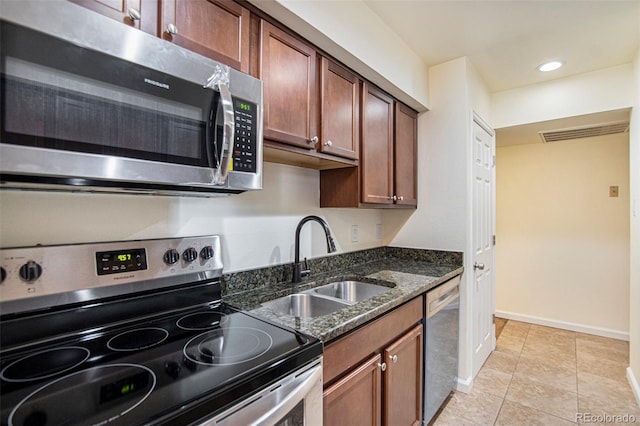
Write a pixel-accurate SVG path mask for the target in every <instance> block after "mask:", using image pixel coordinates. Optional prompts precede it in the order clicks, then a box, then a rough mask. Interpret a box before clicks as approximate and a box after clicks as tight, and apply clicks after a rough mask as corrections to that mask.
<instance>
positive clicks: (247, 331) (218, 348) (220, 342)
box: [183, 327, 273, 365]
mask: <svg viewBox="0 0 640 426" xmlns="http://www.w3.org/2000/svg"><path fill="white" fill-rule="evenodd" d="M272 344H273V340H272V339H271V336H269V335H268V334H267V333H265V332H264V331H262V330H258V329H256V328H248V327H231V328H227V329H222V328H221V329H217V330H213V331H208V332H206V333H202V334H199V335H198V336H196V337H194V338H192V339H191V340H189V341H188V342H187V344H186V345H185V346H184V349H183V353H184V356H185V359H188V360H189V361H191V362H194V363H197V364H204V365H231V364H240V363H242V362H246V361H250V360H252V359H255V358H258V357H259V356H260V355H262V354H264V353H265V352H267V351H268V350H269V349H270V348H271V345H272ZM194 353H195V354H196V355H194Z"/></svg>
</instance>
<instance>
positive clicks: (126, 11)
mask: <svg viewBox="0 0 640 426" xmlns="http://www.w3.org/2000/svg"><path fill="white" fill-rule="evenodd" d="M71 1H72V2H73V3H77V4H79V5H80V6H83V7H86V8H87V9H91V10H93V11H95V12H98V13H99V14H101V15H104V16H106V17H109V18H111V19H115V20H116V21H118V22H122V23H123V24H126V25H129V26H131V27H134V28H138V29H140V30H143V31H146V32H148V33H151V34H154V35H155V34H156V33H157V28H158V27H157V20H158V10H157V9H158V8H157V2H156V0H71Z"/></svg>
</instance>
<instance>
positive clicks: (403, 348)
mask: <svg viewBox="0 0 640 426" xmlns="http://www.w3.org/2000/svg"><path fill="white" fill-rule="evenodd" d="M422 360H423V357H422V325H417V326H415V327H414V328H413V329H412V330H411V331H409V332H408V333H406V334H405V335H404V336H402V337H401V338H399V339H398V340H397V341H396V342H395V343H393V344H392V345H391V346H389V347H388V348H386V349H385V350H384V362H385V364H386V366H387V368H386V371H385V372H384V374H385V377H384V395H383V403H384V408H383V411H384V413H385V414H384V418H385V424H387V425H419V424H420V422H421V421H422V365H423V362H422Z"/></svg>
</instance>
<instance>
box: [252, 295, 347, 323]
mask: <svg viewBox="0 0 640 426" xmlns="http://www.w3.org/2000/svg"><path fill="white" fill-rule="evenodd" d="M350 305H351V304H350V303H346V302H343V301H341V300H335V299H329V298H326V297H322V296H316V295H313V294H303V293H297V294H290V295H289V296H285V297H281V298H279V299H275V300H271V301H269V302H264V303H263V304H262V306H265V307H267V308H269V309H271V310H272V311H274V312H277V313H280V314H284V315H291V316H294V317H301V318H315V317H319V316H322V315H327V314H330V313H332V312H335V311H338V310H340V309H342V308H346V307H347V306H350Z"/></svg>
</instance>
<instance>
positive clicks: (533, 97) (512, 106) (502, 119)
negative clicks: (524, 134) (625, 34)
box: [491, 64, 633, 129]
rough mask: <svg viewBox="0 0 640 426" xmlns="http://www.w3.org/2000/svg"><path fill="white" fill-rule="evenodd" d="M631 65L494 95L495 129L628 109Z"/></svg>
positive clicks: (630, 89) (631, 74)
mask: <svg viewBox="0 0 640 426" xmlns="http://www.w3.org/2000/svg"><path fill="white" fill-rule="evenodd" d="M632 71H633V69H632V66H631V64H626V65H619V66H617V67H612V68H607V69H604V70H599V71H594V72H590V73H586V74H579V75H576V76H571V77H566V78H561V79H557V80H551V81H548V82H544V83H539V84H534V85H530V86H525V87H520V88H516V89H512V90H506V91H503V92H497V93H494V94H493V95H492V97H491V122H492V123H491V124H492V125H493V126H494V128H496V129H498V128H502V127H509V126H516V125H520V124H526V123H537V122H539V121H545V120H553V119H556V118H563V117H573V116H576V115H584V114H591V113H595V112H602V111H612V110H616V109H624V108H629V107H631V105H632V104H633V72H632Z"/></svg>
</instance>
